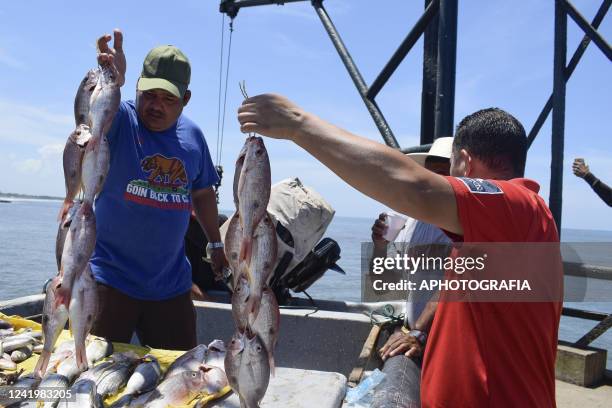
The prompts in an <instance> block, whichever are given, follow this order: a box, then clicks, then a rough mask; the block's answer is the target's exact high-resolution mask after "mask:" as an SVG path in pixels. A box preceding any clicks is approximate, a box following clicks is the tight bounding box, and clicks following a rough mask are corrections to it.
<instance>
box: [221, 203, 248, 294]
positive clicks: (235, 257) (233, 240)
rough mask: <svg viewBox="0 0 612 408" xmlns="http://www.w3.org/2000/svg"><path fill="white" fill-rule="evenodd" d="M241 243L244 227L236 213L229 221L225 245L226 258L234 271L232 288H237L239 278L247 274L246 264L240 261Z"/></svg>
mask: <svg viewBox="0 0 612 408" xmlns="http://www.w3.org/2000/svg"><path fill="white" fill-rule="evenodd" d="M241 242H242V226H241V225H240V216H239V215H238V213H234V215H232V218H230V220H229V224H228V227H227V231H226V233H225V245H224V248H225V249H224V251H225V257H226V258H227V262H228V263H229V266H230V269H231V270H232V287H236V285H237V283H238V278H239V277H240V275H241V274H242V273H243V272H246V264H245V263H244V262H242V261H240V244H241Z"/></svg>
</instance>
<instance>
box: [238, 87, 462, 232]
mask: <svg viewBox="0 0 612 408" xmlns="http://www.w3.org/2000/svg"><path fill="white" fill-rule="evenodd" d="M238 120H239V122H240V124H241V131H242V132H245V133H246V132H257V133H259V134H262V135H264V136H269V137H273V138H279V139H288V140H292V141H293V142H295V143H296V144H297V145H299V146H301V147H302V148H303V149H304V150H306V151H307V152H309V153H310V154H311V155H313V156H314V157H315V158H317V159H318V160H319V161H320V162H321V163H323V164H324V165H325V166H327V167H328V168H329V169H331V170H332V171H333V172H334V173H336V174H337V175H338V176H339V177H340V178H342V179H343V180H344V181H346V182H347V183H348V184H350V185H351V186H352V187H354V188H356V189H357V190H359V191H361V192H362V193H364V194H365V195H367V196H369V197H371V198H373V199H374V200H377V201H379V202H381V203H383V204H385V205H387V206H389V207H390V208H392V209H394V210H396V211H398V212H400V213H402V214H407V215H410V216H411V217H414V218H416V219H419V220H422V221H425V222H428V223H430V224H434V225H437V226H439V227H441V228H444V229H446V230H447V231H450V232H453V233H456V234H460V235H461V234H462V233H463V230H462V228H461V224H460V223H459V218H458V215H457V204H456V200H455V194H454V192H453V189H452V187H451V185H450V183H449V182H448V180H446V179H445V178H444V177H442V176H440V175H437V174H435V173H433V172H430V171H428V170H426V169H424V168H422V167H421V166H419V165H418V164H417V163H416V162H414V161H413V160H412V159H410V158H409V157H407V156H406V155H404V154H402V153H401V152H399V151H398V150H395V149H392V148H390V147H387V146H385V145H383V144H380V143H376V142H373V141H371V140H369V139H366V138H363V137H360V136H356V135H354V134H352V133H350V132H348V131H346V130H344V129H341V128H339V127H337V126H334V125H332V124H331V123H328V122H326V121H324V120H322V119H321V118H319V117H317V116H315V115H313V114H311V113H308V112H305V111H303V110H302V109H301V108H299V107H298V106H297V105H295V104H294V103H292V102H291V101H289V100H288V99H286V98H285V97H282V96H280V95H273V94H264V95H258V96H255V97H252V98H248V99H247V100H245V101H244V103H243V105H242V106H241V107H240V108H239V110H238Z"/></svg>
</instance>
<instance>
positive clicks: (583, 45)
mask: <svg viewBox="0 0 612 408" xmlns="http://www.w3.org/2000/svg"><path fill="white" fill-rule="evenodd" d="M611 4H612V0H605V1H604V2H603V3H601V7H599V10H597V14H595V17H594V18H593V21H592V22H591V25H592V26H593V27H594V28H595V29H597V28H598V27H599V25H600V24H601V22H602V21H603V19H604V17H605V16H606V14H607V13H608V10H609V9H610V5H611ZM590 42H591V37H589V36H588V35H586V34H585V35H584V37H582V41H581V42H580V44H579V45H578V48H576V51H575V52H574V55H572V59H570V62H569V64H567V68H566V69H565V82H567V81H569V79H570V77H571V76H572V74H573V73H574V70H575V69H576V67H577V66H578V63H579V62H580V59H581V58H582V56H583V55H584V52H585V51H586V49H587V47H588V45H589V44H590ZM552 101H553V96H552V95H550V96H549V97H548V100H547V101H546V104H545V105H544V109H542V112H540V115H539V116H538V118H537V119H536V122H535V123H534V125H533V128H532V129H531V132H529V136H528V137H527V139H528V140H527V143H528V147H531V144H532V143H533V141H534V140H535V138H536V136H537V135H538V133H540V129H542V126H544V122H546V119H547V118H548V115H550V111H551V110H552V104H553V102H552Z"/></svg>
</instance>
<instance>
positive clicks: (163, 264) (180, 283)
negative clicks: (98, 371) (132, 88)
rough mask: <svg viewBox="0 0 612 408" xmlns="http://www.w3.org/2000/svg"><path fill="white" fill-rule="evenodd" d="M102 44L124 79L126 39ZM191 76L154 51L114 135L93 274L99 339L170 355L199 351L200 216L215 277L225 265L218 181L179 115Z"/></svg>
mask: <svg viewBox="0 0 612 408" xmlns="http://www.w3.org/2000/svg"><path fill="white" fill-rule="evenodd" d="M110 40H111V36H110V35H106V36H103V37H101V38H100V39H99V40H98V50H99V51H98V61H99V62H100V63H101V64H102V63H109V62H110V63H114V64H115V65H116V67H117V69H118V71H119V73H120V75H121V76H122V77H123V78H120V83H123V82H124V78H125V68H126V62H125V55H124V53H123V48H122V42H123V37H122V34H121V32H120V31H119V30H115V33H114V42H113V47H114V48H110V47H109V45H108V43H109V41H110ZM190 76H191V67H190V64H189V60H188V59H187V57H186V56H185V55H184V54H183V53H182V52H181V51H180V50H179V49H178V48H176V47H173V46H161V47H157V48H154V49H153V50H151V51H150V52H149V54H148V55H147V56H146V58H145V61H144V64H143V69H142V74H141V76H140V78H139V79H138V84H137V89H136V101H135V102H134V101H127V102H125V101H124V102H121V105H120V107H119V110H118V112H117V114H116V115H115V118H114V120H113V124H112V127H111V129H110V131H109V132H108V134H107V135H106V136H107V138H108V142H109V145H110V168H109V171H108V175H107V177H106V182H105V184H104V187H103V189H102V191H101V192H100V194H99V196H98V197H97V199H96V202H95V214H96V224H97V235H96V248H95V251H94V253H93V255H92V258H91V261H90V263H91V269H92V271H93V273H94V276H95V279H96V281H97V285H98V296H99V299H100V306H99V311H98V317H97V321H96V323H95V325H94V329H93V331H92V332H93V333H94V334H96V335H98V336H103V337H106V338H108V339H110V340H112V341H118V342H126V343H127V342H129V341H130V339H131V337H132V333H133V332H134V331H136V332H137V333H138V336H139V339H140V342H141V343H142V344H146V345H147V346H151V347H155V348H163V349H175V350H187V349H189V348H192V347H194V346H195V345H196V328H195V310H194V307H193V303H192V302H191V297H190V290H191V286H192V282H191V266H190V265H189V262H188V260H187V258H186V257H185V247H184V237H185V233H186V231H187V227H188V225H189V216H190V213H191V210H192V208H193V210H194V212H195V214H196V217H197V219H198V221H199V222H200V224H201V225H202V227H203V229H204V231H205V233H206V236H207V238H208V242H209V244H208V245H209V247H210V249H211V258H212V264H213V271H214V272H215V274H216V275H217V276H220V274H221V270H222V268H223V266H225V265H226V264H227V260H226V259H225V255H224V253H223V244H222V243H221V238H220V235H219V226H218V221H217V217H218V211H217V202H216V197H215V192H214V190H213V185H214V184H215V183H216V182H217V181H218V180H219V177H218V175H217V173H216V171H215V168H214V166H213V163H212V160H211V158H210V153H209V151H208V147H207V145H206V141H205V140H204V135H203V134H202V131H201V130H200V128H199V127H198V126H197V125H196V124H195V123H193V122H192V121H191V120H190V119H188V118H187V117H186V116H185V115H183V114H182V111H183V107H184V106H185V105H187V103H188V102H189V99H190V97H191V92H190V91H189V90H188V89H187V88H188V86H189V81H190Z"/></svg>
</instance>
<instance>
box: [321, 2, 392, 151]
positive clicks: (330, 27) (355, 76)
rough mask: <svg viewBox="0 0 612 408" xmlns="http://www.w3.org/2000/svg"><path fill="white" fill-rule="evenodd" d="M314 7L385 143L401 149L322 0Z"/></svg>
mask: <svg viewBox="0 0 612 408" xmlns="http://www.w3.org/2000/svg"><path fill="white" fill-rule="evenodd" d="M312 6H313V7H314V9H315V11H316V12H317V14H318V15H319V18H320V19H321V23H323V26H324V27H325V30H326V31H327V34H329V38H330V39H331V41H332V43H333V44H334V47H336V51H338V55H340V59H342V62H343V63H344V66H345V67H346V70H347V71H348V73H349V75H350V76H351V79H352V80H353V83H354V84H355V86H356V87H357V90H358V91H359V95H361V98H362V99H363V102H364V103H365V105H366V107H367V109H368V111H369V112H370V115H371V116H372V119H374V123H375V124H376V127H377V128H378V130H379V131H380V134H381V135H382V138H383V139H384V141H385V143H386V144H387V145H389V146H391V147H393V148H396V149H399V144H398V143H397V139H395V136H394V135H393V132H392V131H391V128H390V127H389V125H388V124H387V120H386V119H385V117H384V116H383V114H382V112H381V111H380V109H379V108H378V105H376V102H374V101H372V100H371V99H369V98H368V96H367V95H368V87H367V85H366V84H365V81H364V80H363V77H362V76H361V73H360V72H359V70H358V69H357V66H356V65H355V63H354V62H353V59H352V58H351V55H350V54H349V52H348V50H347V49H346V46H345V45H344V43H343V42H342V38H340V34H338V31H337V30H336V27H334V24H333V23H332V21H331V19H330V18H329V15H328V14H327V11H325V8H323V4H322V0H313V2H312Z"/></svg>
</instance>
